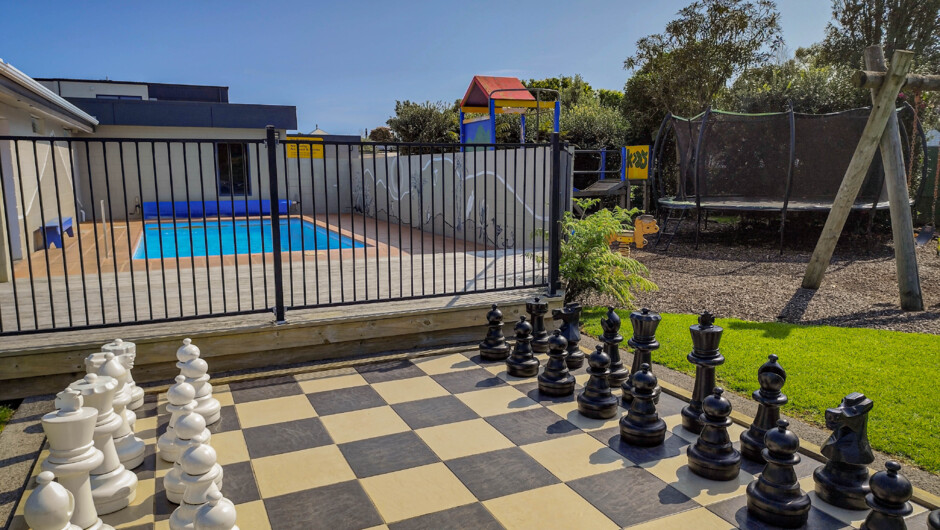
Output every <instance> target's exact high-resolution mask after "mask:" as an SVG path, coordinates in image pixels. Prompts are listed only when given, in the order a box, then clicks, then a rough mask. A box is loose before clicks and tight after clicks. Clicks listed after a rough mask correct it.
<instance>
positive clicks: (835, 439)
mask: <svg viewBox="0 0 940 530" xmlns="http://www.w3.org/2000/svg"><path fill="white" fill-rule="evenodd" d="M873 406H874V403H873V402H872V400H870V399H868V398H867V397H865V395H864V394H860V393H858V392H852V393H851V394H849V395H847V396H845V398H844V399H843V400H842V403H840V404H839V406H838V407H837V408H832V409H827V410H826V427H828V428H830V429H832V436H830V437H829V439H828V440H826V443H825V444H823V448H822V454H823V456H825V457H826V458H828V459H829V461H828V462H826V464H825V465H822V466H819V467H817V468H816V470H815V471H813V479H814V480H815V481H816V495H818V496H819V498H820V499H822V500H823V501H825V502H828V503H829V504H832V505H834V506H838V507H840V508H846V509H848V510H865V509H867V508H868V505H867V504H865V496H866V495H868V493H869V492H870V491H871V490H870V489H869V487H868V464H870V463H872V462H873V461H874V460H875V456H874V455H873V454H872V452H871V445H869V444H868V412H869V411H871V409H872V407H873Z"/></svg>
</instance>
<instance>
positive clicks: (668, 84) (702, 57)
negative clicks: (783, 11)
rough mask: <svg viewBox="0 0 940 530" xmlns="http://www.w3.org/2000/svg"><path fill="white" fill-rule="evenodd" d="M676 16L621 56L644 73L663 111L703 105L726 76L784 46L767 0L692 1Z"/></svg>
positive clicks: (687, 111)
mask: <svg viewBox="0 0 940 530" xmlns="http://www.w3.org/2000/svg"><path fill="white" fill-rule="evenodd" d="M678 15H679V17H678V18H677V19H675V20H673V21H671V22H669V23H668V24H666V29H665V31H664V32H663V33H658V34H654V35H649V36H647V37H643V38H642V39H640V40H639V41H637V45H636V46H637V51H636V53H635V54H634V55H633V56H631V57H629V58H627V60H626V61H624V67H625V68H626V69H628V70H632V71H634V72H640V73H642V74H643V75H646V76H648V77H649V79H648V82H650V83H651V84H652V86H653V87H655V91H653V92H651V93H650V94H649V95H650V97H651V98H652V103H654V104H655V105H656V106H657V107H659V109H661V110H662V111H671V112H673V113H676V114H680V115H681V114H686V115H687V114H692V113H695V112H698V111H700V110H702V108H703V107H704V106H706V105H708V104H710V103H711V102H712V100H713V99H714V98H715V96H716V95H717V94H718V93H719V92H720V91H721V90H722V89H723V88H725V86H726V85H727V83H728V80H730V79H732V78H734V77H735V76H737V75H740V74H741V73H742V72H745V71H746V70H747V69H748V68H751V67H753V66H756V65H761V64H764V63H766V62H768V61H770V60H771V59H772V58H773V57H774V56H775V54H776V51H777V50H778V49H779V48H780V47H781V46H782V45H783V39H782V37H781V34H780V22H779V20H780V14H779V13H778V12H777V6H776V4H775V3H774V2H773V1H772V0H754V1H746V0H697V1H695V2H693V3H692V4H690V5H689V6H688V7H685V8H683V9H682V10H680V11H679V13H678ZM625 92H628V90H627V89H625ZM628 118H629V116H628Z"/></svg>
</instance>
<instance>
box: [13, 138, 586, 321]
mask: <svg viewBox="0 0 940 530" xmlns="http://www.w3.org/2000/svg"><path fill="white" fill-rule="evenodd" d="M248 136H253V137H249V138H238V139H235V138H231V139H230V138H211V139H208V138H207V139H204V138H192V139H166V138H98V137H63V138H55V137H27V136H0V335H11V334H19V333H35V332H45V331H51V330H68V329H77V328H90V327H103V326H117V325H124V324H135V323H145V322H161V321H173V320H182V319H195V318H204V317H212V316H220V315H234V314H244V313H258V312H268V311H270V312H273V313H274V319H275V321H278V322H283V321H287V320H289V312H290V310H292V309H299V308H312V307H324V306H339V305H346V304H358V303H372V302H381V301H386V300H405V299H418V298H424V297H432V296H453V295H459V294H464V293H475V292H484V291H499V290H508V289H516V288H531V287H534V286H536V287H538V286H544V287H545V288H546V289H547V290H548V291H549V292H552V293H554V292H555V291H556V290H557V289H558V288H559V277H558V255H559V251H560V237H561V235H560V233H559V229H558V221H559V219H560V216H561V214H562V212H564V211H565V210H566V209H568V208H569V206H570V201H571V197H570V195H571V193H570V190H571V188H572V170H573V164H572V151H571V150H570V149H569V148H568V146H567V145H566V144H562V143H561V142H560V140H559V138H558V136H557V135H555V136H554V137H553V138H552V141H551V143H543V144H437V143H395V142H388V143H375V142H339V141H318V140H312V139H294V138H291V137H287V138H278V134H277V132H276V131H275V130H274V129H273V128H270V127H269V128H268V129H267V130H258V131H256V132H255V134H252V135H248Z"/></svg>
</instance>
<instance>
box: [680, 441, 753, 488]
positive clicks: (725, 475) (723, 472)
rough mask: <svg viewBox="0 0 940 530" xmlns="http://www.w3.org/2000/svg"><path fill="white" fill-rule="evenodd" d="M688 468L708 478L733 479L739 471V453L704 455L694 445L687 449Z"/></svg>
mask: <svg viewBox="0 0 940 530" xmlns="http://www.w3.org/2000/svg"><path fill="white" fill-rule="evenodd" d="M687 454H688V456H689V470H690V471H692V472H693V473H695V474H696V475H698V476H700V477H702V478H706V479H708V480H719V481H725V480H734V479H735V478H737V477H738V473H740V471H741V453H739V452H737V451H735V452H733V453H729V454H726V455H721V456H718V455H709V456H705V455H703V454H702V452H701V451H699V450H698V449H697V448H696V446H695V445H690V446H689V450H688V453H687Z"/></svg>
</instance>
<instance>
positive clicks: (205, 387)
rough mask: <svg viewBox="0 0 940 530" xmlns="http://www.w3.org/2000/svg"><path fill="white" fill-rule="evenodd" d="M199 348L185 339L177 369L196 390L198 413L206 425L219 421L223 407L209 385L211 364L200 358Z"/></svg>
mask: <svg viewBox="0 0 940 530" xmlns="http://www.w3.org/2000/svg"><path fill="white" fill-rule="evenodd" d="M199 355H200V352H199V348H198V347H197V346H196V345H195V344H193V341H192V340H190V339H183V345H182V346H181V347H180V348H179V349H178V350H176V358H177V360H178V361H179V362H177V363H176V367H177V368H179V369H180V373H181V374H182V375H183V376H184V377H186V382H187V383H189V384H191V385H193V388H194V389H195V390H196V412H198V413H199V414H202V417H203V418H205V419H206V425H212V424H213V423H215V422H217V421H219V418H220V411H221V409H222V405H220V404H219V400H217V399H215V398H214V397H212V385H211V384H209V375H208V373H207V372H208V371H209V364H208V363H206V361H205V360H203V359H200V358H199Z"/></svg>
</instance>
